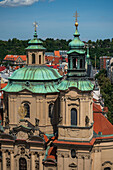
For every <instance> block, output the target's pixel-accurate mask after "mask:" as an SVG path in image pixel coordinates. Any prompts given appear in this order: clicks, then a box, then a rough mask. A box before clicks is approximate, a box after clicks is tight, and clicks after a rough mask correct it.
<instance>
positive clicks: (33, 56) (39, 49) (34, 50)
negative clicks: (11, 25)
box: [26, 22, 46, 65]
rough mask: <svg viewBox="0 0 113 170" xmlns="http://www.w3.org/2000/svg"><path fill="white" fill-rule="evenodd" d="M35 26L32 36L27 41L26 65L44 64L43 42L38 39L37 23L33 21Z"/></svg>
mask: <svg viewBox="0 0 113 170" xmlns="http://www.w3.org/2000/svg"><path fill="white" fill-rule="evenodd" d="M33 24H34V27H35V32H34V38H33V39H32V40H30V41H29V42H28V45H29V46H28V47H27V48H26V53H27V65H43V64H45V50H46V48H44V47H43V42H42V41H41V40H39V39H38V35H37V27H38V26H37V23H36V22H35V23H33Z"/></svg>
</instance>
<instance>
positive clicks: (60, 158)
mask: <svg viewBox="0 0 113 170" xmlns="http://www.w3.org/2000/svg"><path fill="white" fill-rule="evenodd" d="M57 156H58V159H57V168H58V169H57V170H64V156H63V155H62V153H60V152H58V153H57Z"/></svg>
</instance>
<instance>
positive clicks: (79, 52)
mask: <svg viewBox="0 0 113 170" xmlns="http://www.w3.org/2000/svg"><path fill="white" fill-rule="evenodd" d="M74 52H76V53H78V54H85V50H70V51H68V52H67V54H71V53H74Z"/></svg>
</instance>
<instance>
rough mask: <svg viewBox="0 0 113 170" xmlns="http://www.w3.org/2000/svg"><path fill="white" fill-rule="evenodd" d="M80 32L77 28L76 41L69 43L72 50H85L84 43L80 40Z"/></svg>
mask: <svg viewBox="0 0 113 170" xmlns="http://www.w3.org/2000/svg"><path fill="white" fill-rule="evenodd" d="M79 36H80V34H79V32H78V29H77V26H76V31H75V33H74V39H73V40H72V41H71V42H70V43H69V47H70V49H78V50H79V49H82V48H84V43H83V42H82V41H81V40H80V39H79Z"/></svg>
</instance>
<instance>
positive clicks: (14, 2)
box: [0, 0, 39, 7]
mask: <svg viewBox="0 0 113 170" xmlns="http://www.w3.org/2000/svg"><path fill="white" fill-rule="evenodd" d="M38 1H39V0H3V1H0V6H3V7H6V6H11V7H16V6H28V5H32V4H33V3H35V2H38Z"/></svg>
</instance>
